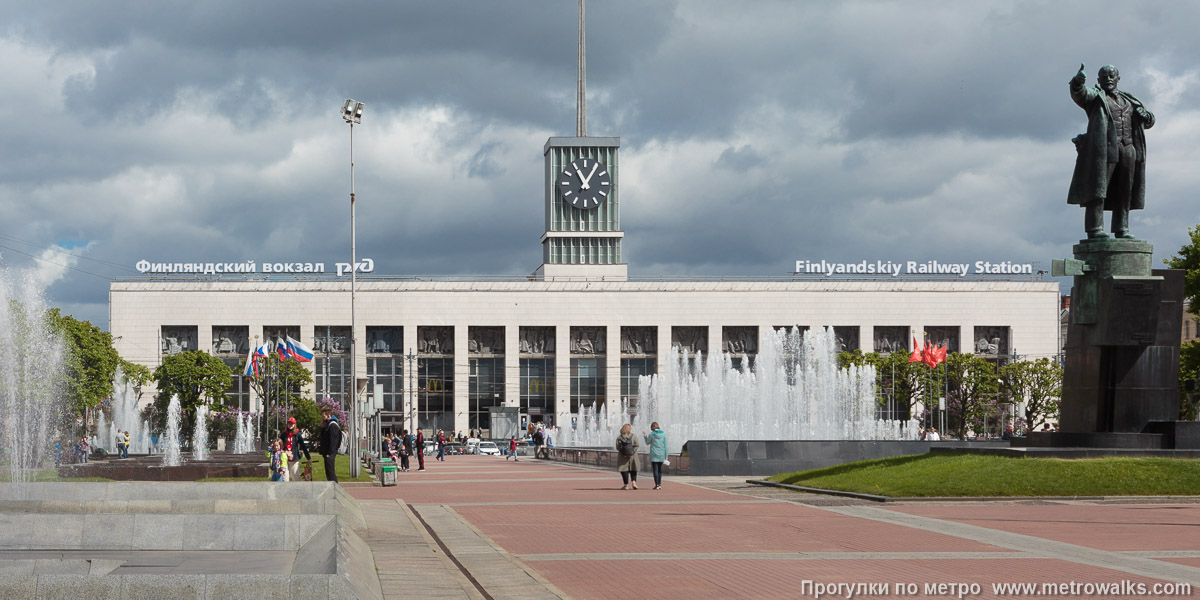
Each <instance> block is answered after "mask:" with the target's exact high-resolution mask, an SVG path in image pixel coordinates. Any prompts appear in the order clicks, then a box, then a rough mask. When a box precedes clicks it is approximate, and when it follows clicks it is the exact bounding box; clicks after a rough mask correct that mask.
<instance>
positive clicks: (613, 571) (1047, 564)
mask: <svg viewBox="0 0 1200 600" xmlns="http://www.w3.org/2000/svg"><path fill="white" fill-rule="evenodd" d="M639 541H640V540H637V539H635V540H631V542H633V543H637V542H639ZM646 545H649V544H646ZM527 562H528V564H529V565H530V566H532V567H534V568H535V569H537V570H538V572H540V573H542V574H543V575H544V576H546V578H547V579H549V580H550V581H552V582H554V583H555V585H557V586H559V587H560V588H562V589H563V590H564V591H566V592H568V593H569V594H571V595H572V596H573V597H574V598H576V599H578V600H591V599H596V600H600V599H608V598H630V599H633V598H654V599H655V600H673V599H678V600H703V599H708V598H739V599H746V600H754V599H760V598H761V599H772V598H801V597H808V598H811V597H812V596H811V595H808V596H802V595H801V593H800V592H801V589H802V586H803V583H802V582H803V581H804V580H811V581H814V582H823V583H829V584H835V583H876V584H883V583H886V584H888V585H889V591H891V592H892V593H891V594H890V595H889V596H870V597H872V598H878V597H893V598H929V597H933V595H932V594H931V595H929V596H927V595H925V594H924V586H925V584H927V583H929V584H938V583H945V584H952V583H977V584H979V585H980V587H981V593H980V594H978V595H973V596H969V597H970V598H972V599H974V598H997V597H1000V596H997V595H996V594H995V593H993V590H992V587H991V584H993V583H1026V582H1028V583H1037V584H1041V583H1055V584H1059V583H1069V582H1070V581H1076V582H1079V583H1110V584H1111V583H1120V582H1121V581H1122V580H1125V581H1131V582H1141V583H1145V584H1147V585H1152V584H1154V583H1155V582H1156V581H1157V580H1154V579H1149V578H1146V577H1138V576H1131V575H1129V574H1127V573H1121V572H1119V571H1113V570H1110V569H1103V568H1100V567H1088V566H1084V565H1077V564H1073V563H1068V562H1064V561H1060V560H1053V559H990V560H978V559H974V560H966V559H944V560H936V561H932V560H905V559H888V560H804V561H788V560H762V559H754V560H689V561H651V560H614V561H605V562H604V563H603V564H597V561H527ZM897 582H899V583H904V584H916V585H917V587H918V590H919V591H918V593H917V594H914V595H907V594H906V595H903V596H901V595H898V594H896V593H895V590H894V586H895V584H896V583H897ZM823 597H828V598H838V597H845V596H844V595H841V596H838V595H831V596H823ZM939 597H948V598H955V597H956V596H955V595H953V594H952V595H948V596H939ZM1004 597H1012V596H1004ZM1019 597H1020V598H1061V597H1063V596H1060V595H1054V596H1050V595H1042V594H1032V595H1021V596H1019ZM1128 597H1131V596H1121V595H1113V596H1105V598H1128ZM1132 597H1137V596H1132ZM1142 598H1145V597H1144V596H1143V597H1142Z"/></svg>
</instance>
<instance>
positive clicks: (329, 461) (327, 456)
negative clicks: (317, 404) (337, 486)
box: [321, 407, 342, 482]
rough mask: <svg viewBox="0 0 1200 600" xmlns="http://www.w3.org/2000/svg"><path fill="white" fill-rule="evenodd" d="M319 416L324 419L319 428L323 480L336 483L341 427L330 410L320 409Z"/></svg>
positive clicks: (326, 408) (340, 445)
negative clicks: (323, 472)
mask: <svg viewBox="0 0 1200 600" xmlns="http://www.w3.org/2000/svg"><path fill="white" fill-rule="evenodd" d="M321 416H322V417H325V422H324V424H323V425H322V427H321V458H322V459H323V460H324V462H325V479H326V480H328V481H333V482H337V480H338V478H337V455H338V448H341V447H342V426H341V424H340V423H338V420H337V417H335V416H334V415H333V409H332V408H329V407H325V408H324V409H322V410H321Z"/></svg>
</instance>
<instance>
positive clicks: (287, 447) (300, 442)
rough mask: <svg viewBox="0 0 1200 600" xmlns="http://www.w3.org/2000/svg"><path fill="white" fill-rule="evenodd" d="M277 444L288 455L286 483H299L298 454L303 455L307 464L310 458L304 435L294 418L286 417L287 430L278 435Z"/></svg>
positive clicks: (310, 460)
mask: <svg viewBox="0 0 1200 600" xmlns="http://www.w3.org/2000/svg"><path fill="white" fill-rule="evenodd" d="M279 443H280V444H281V445H282V446H283V451H284V452H287V453H288V481H300V453H301V452H303V453H304V460H306V461H308V462H309V463H311V462H312V456H311V455H309V453H308V444H307V443H305V441H304V434H303V433H301V431H300V428H299V427H297V426H296V417H288V420H287V429H284V430H283V431H281V432H280V433H279Z"/></svg>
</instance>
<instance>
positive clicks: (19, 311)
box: [0, 269, 70, 498]
mask: <svg viewBox="0 0 1200 600" xmlns="http://www.w3.org/2000/svg"><path fill="white" fill-rule="evenodd" d="M66 352H67V351H66V343H65V342H64V340H63V339H62V337H61V336H60V335H58V334H57V333H55V332H54V331H52V330H51V329H50V327H49V326H48V324H47V322H46V302H45V300H44V298H43V297H42V287H41V284H39V283H38V282H37V280H36V279H35V278H34V276H33V274H32V273H29V272H26V273H23V274H22V276H21V280H20V282H14V281H13V280H12V278H11V277H10V275H9V273H8V271H7V270H4V269H0V423H2V428H0V435H2V436H3V438H2V439H0V448H3V449H4V455H3V458H2V459H0V460H3V461H5V462H7V463H8V471H9V475H10V477H11V479H10V481H11V482H12V483H11V484H10V485H12V486H13V490H14V495H15V496H16V497H19V498H22V497H24V493H25V491H26V488H27V486H26V484H27V483H28V482H29V481H31V480H32V479H33V477H34V475H35V472H36V470H37V469H39V468H42V467H44V466H47V464H46V463H48V462H49V461H50V460H53V452H54V449H53V444H54V441H53V438H54V436H55V427H54V426H53V424H54V423H57V422H60V419H61V418H62V417H63V411H64V410H65V409H66V402H65V401H64V400H63V398H64V396H65V391H66V386H65V381H66V376H65V373H64V371H63V368H64V364H65V357H66ZM62 444H63V446H64V447H63V448H62V452H63V455H64V456H65V455H68V454H69V453H70V449H69V444H70V443H69V442H68V441H67V440H62Z"/></svg>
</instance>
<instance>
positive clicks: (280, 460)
mask: <svg viewBox="0 0 1200 600" xmlns="http://www.w3.org/2000/svg"><path fill="white" fill-rule="evenodd" d="M282 448H283V447H282V445H280V443H279V440H275V441H273V442H271V481H283V475H284V473H287V463H286V462H284V461H286V460H287V459H286V458H284V456H283V450H282Z"/></svg>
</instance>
